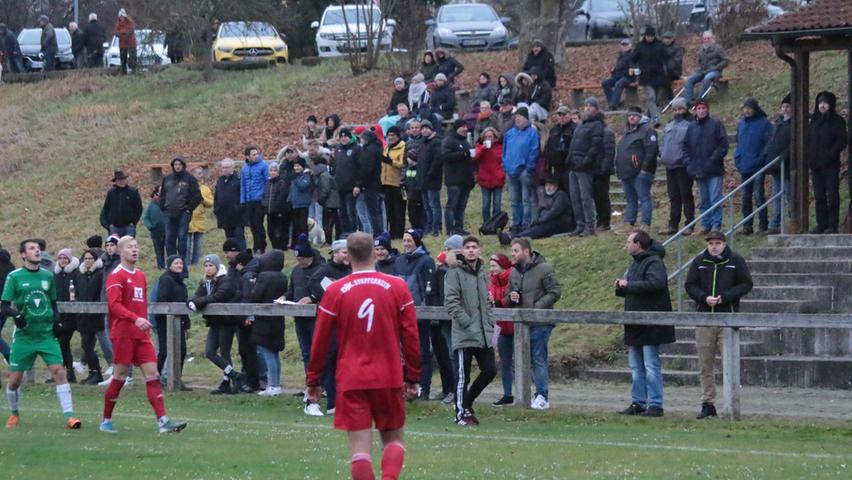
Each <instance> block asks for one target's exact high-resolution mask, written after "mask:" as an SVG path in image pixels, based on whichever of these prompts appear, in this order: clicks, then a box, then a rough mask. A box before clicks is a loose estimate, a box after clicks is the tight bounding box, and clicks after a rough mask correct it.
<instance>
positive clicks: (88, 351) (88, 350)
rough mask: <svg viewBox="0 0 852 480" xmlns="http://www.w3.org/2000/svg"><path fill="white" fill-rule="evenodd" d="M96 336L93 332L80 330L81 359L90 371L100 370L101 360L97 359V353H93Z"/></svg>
mask: <svg viewBox="0 0 852 480" xmlns="http://www.w3.org/2000/svg"><path fill="white" fill-rule="evenodd" d="M97 340H98V338H97V336H96V334H95V332H88V331H87V332H80V346H81V347H82V348H83V361H84V362H85V363H86V366H88V367H89V371H91V372H100V371H101V362H100V361H98V354H97V353H95V342H97Z"/></svg>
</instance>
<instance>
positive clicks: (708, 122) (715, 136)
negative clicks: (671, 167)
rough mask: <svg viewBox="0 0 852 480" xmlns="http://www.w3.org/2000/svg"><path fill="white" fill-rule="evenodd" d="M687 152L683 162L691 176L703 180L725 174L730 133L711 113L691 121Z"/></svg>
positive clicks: (687, 136)
mask: <svg viewBox="0 0 852 480" xmlns="http://www.w3.org/2000/svg"><path fill="white" fill-rule="evenodd" d="M685 154H686V155H685V156H684V159H683V164H684V166H686V173H687V175H689V176H690V177H695V178H696V179H698V180H703V179H705V178H711V177H721V176H723V175H725V155H727V154H728V134H727V133H725V126H724V125H723V124H722V122H721V121H719V120H717V119H715V118H713V117H710V116H709V115H708V116H707V117H704V118H703V119H701V118H696V119H695V121H693V122H690V124H689V128H688V129H687V131H686V150H685Z"/></svg>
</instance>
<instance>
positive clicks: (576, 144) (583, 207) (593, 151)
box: [568, 97, 604, 237]
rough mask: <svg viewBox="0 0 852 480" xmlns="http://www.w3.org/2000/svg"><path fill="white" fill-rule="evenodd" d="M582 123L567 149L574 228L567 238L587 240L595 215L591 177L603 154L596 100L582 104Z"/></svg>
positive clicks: (593, 98) (600, 116)
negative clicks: (583, 115)
mask: <svg viewBox="0 0 852 480" xmlns="http://www.w3.org/2000/svg"><path fill="white" fill-rule="evenodd" d="M583 111H584V114H585V117H584V119H583V123H581V124H580V125H579V126H578V127H577V128H575V129H574V135H573V137H572V138H571V145H570V146H569V148H568V168H569V169H570V171H571V174H570V180H571V186H570V189H569V193H570V194H571V206H572V207H573V209H574V221H575V222H576V223H577V227H576V228H575V229H574V231H573V232H571V233H570V234H569V235H570V236H572V237H576V236H581V237H587V236H590V235H594V234H595V224H596V222H597V212H596V208H595V199H594V189H593V188H592V180H593V176H594V174H595V172H596V170H597V168H598V165H599V164H600V163H601V159H602V158H603V155H604V143H603V139H604V116H603V114H601V112H600V110H599V109H598V101H597V99H596V98H595V97H589V98H587V99H586V101H585V102H583Z"/></svg>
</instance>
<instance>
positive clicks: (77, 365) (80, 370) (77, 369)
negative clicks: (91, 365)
mask: <svg viewBox="0 0 852 480" xmlns="http://www.w3.org/2000/svg"><path fill="white" fill-rule="evenodd" d="M71 365H72V366H73V367H74V373H76V374H77V375H82V374H84V373H86V367H84V366H83V362H73V363H72V364H71Z"/></svg>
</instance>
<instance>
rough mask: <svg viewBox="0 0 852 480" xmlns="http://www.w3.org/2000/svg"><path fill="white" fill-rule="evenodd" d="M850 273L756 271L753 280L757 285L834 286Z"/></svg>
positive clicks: (848, 276) (847, 277)
mask: <svg viewBox="0 0 852 480" xmlns="http://www.w3.org/2000/svg"><path fill="white" fill-rule="evenodd" d="M849 279H850V275H847V274H838V273H754V272H752V280H753V281H754V284H755V285H756V286H770V287H774V286H778V285H791V286H792V285H795V286H802V287H806V286H826V287H834V286H835V285H837V283H838V282H840V281H843V280H849Z"/></svg>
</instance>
